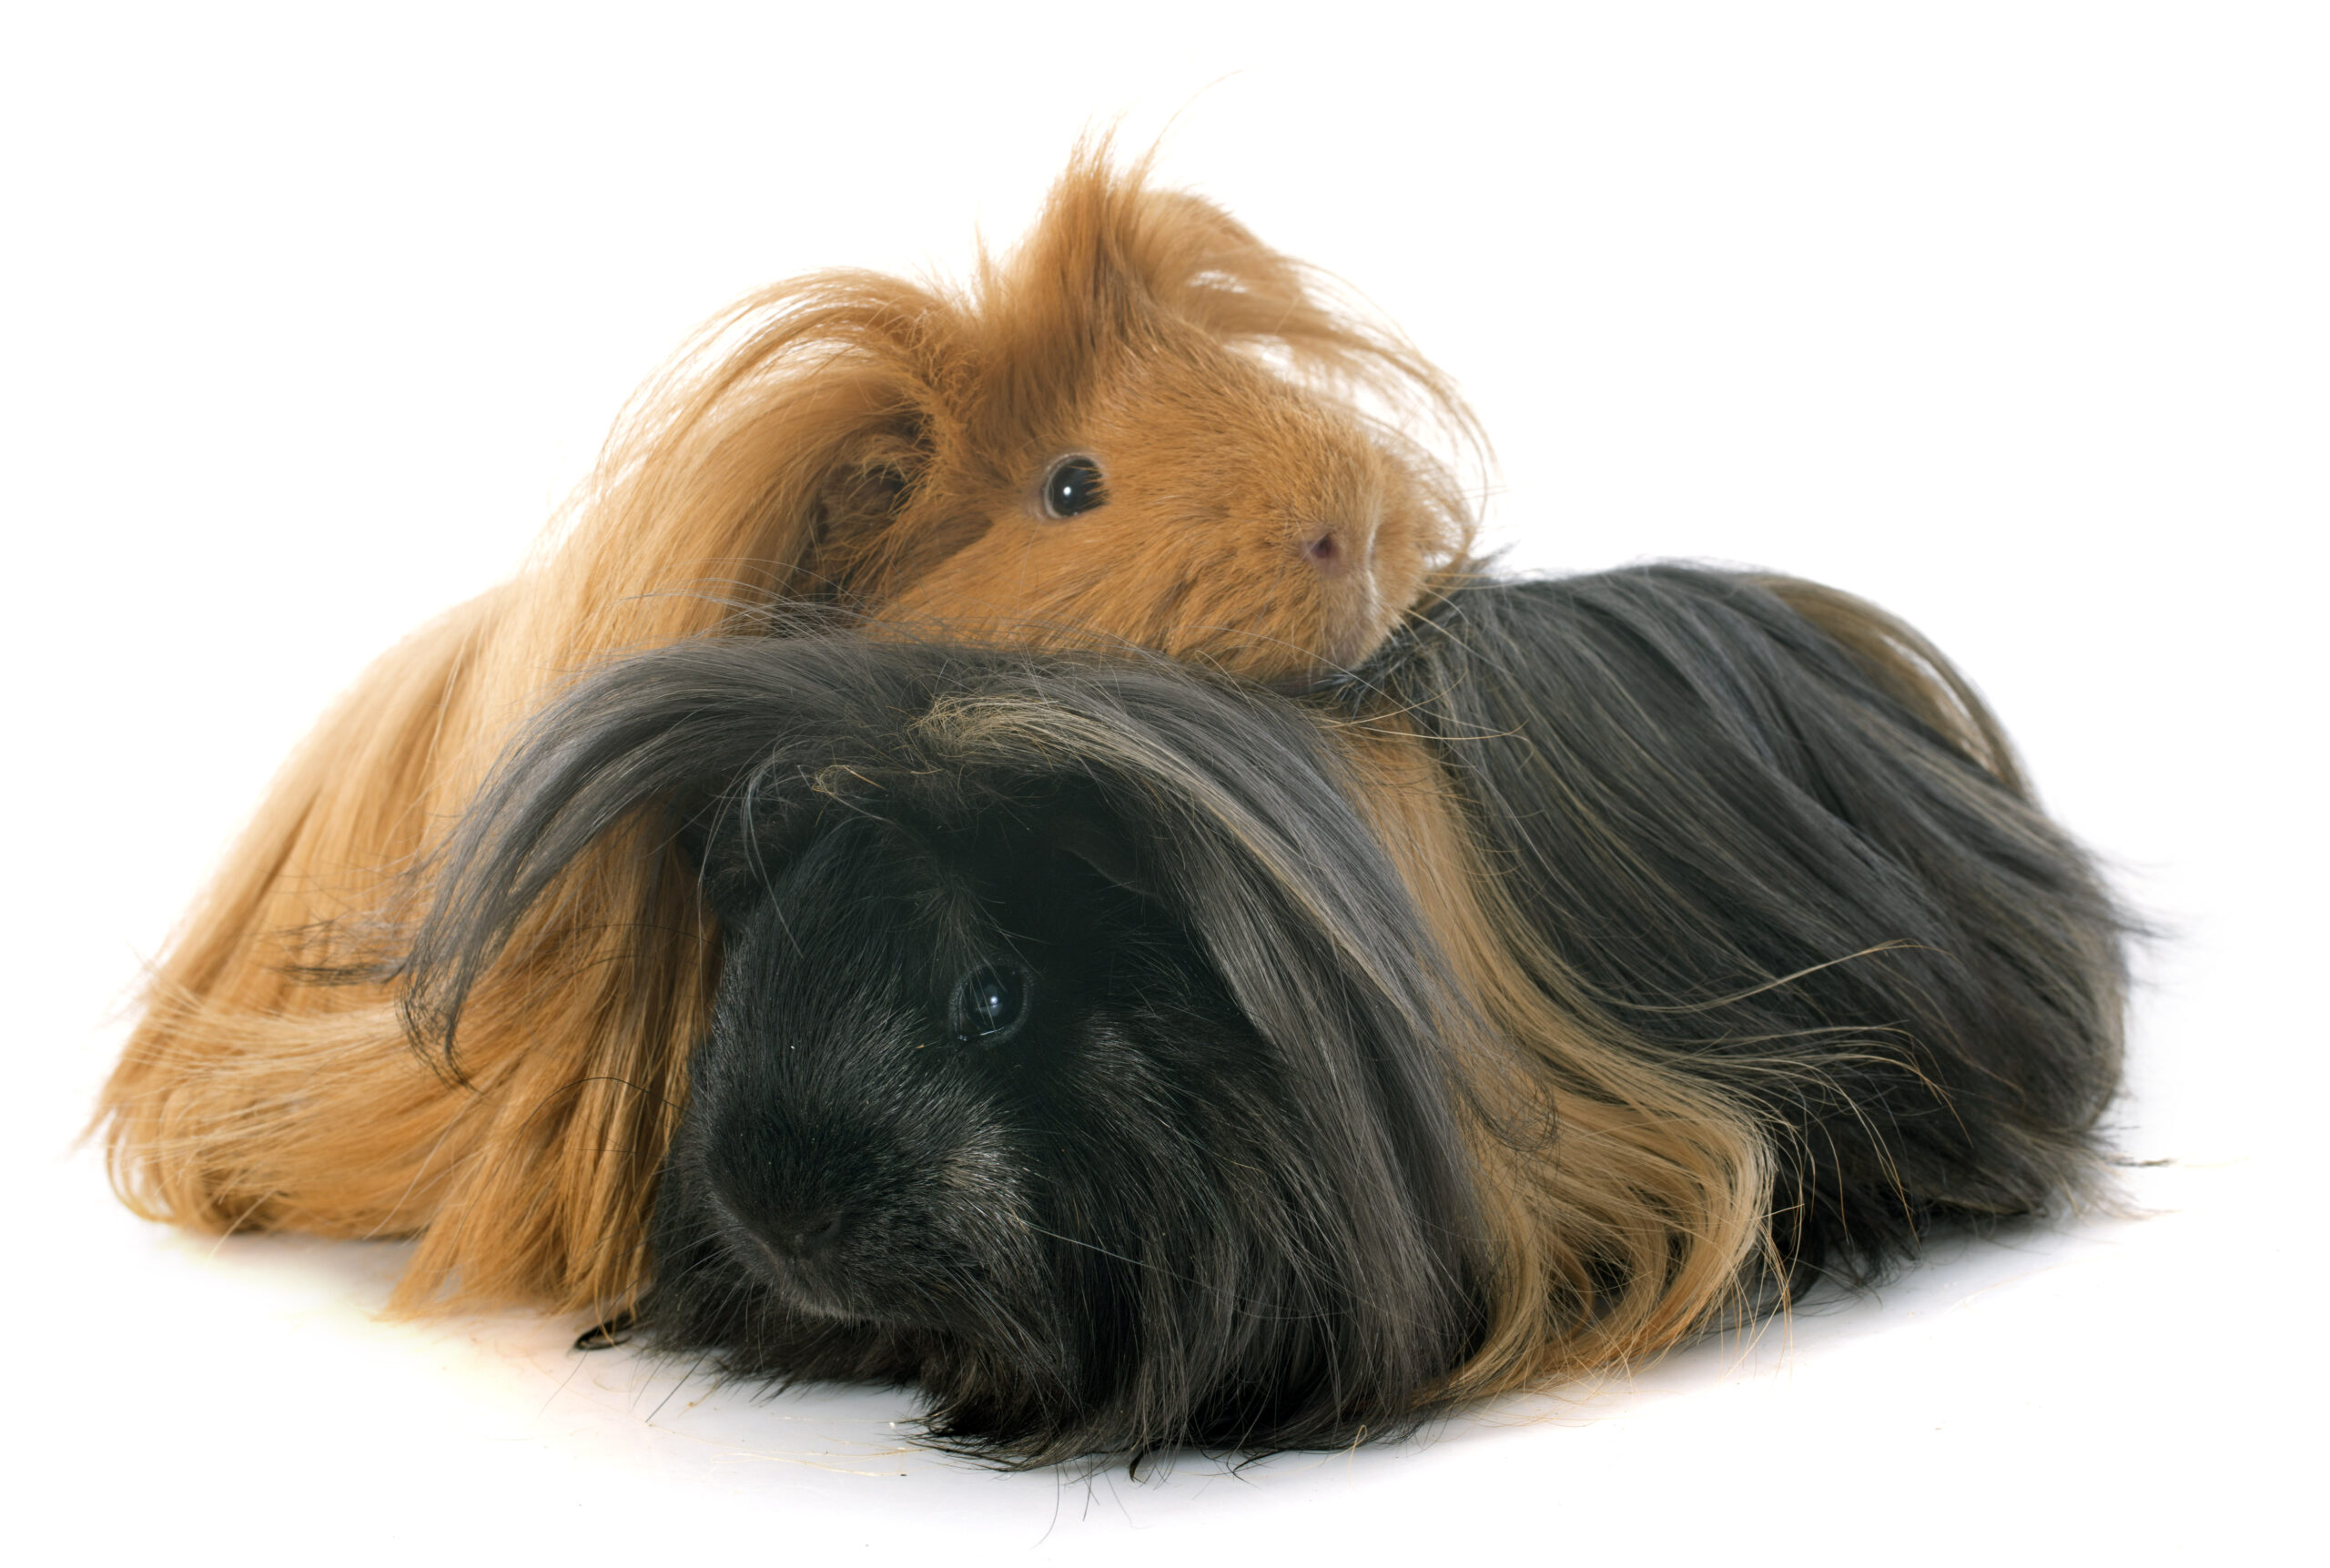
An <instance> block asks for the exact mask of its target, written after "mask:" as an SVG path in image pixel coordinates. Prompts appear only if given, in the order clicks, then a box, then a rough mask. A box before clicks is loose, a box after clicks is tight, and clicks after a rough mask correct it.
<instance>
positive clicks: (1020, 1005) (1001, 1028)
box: [947, 965, 1028, 1045]
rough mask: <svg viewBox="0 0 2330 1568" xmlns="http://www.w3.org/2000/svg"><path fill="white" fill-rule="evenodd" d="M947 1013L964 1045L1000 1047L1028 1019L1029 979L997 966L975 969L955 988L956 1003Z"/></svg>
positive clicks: (957, 1037) (951, 1026)
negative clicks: (975, 1043)
mask: <svg viewBox="0 0 2330 1568" xmlns="http://www.w3.org/2000/svg"><path fill="white" fill-rule="evenodd" d="M947 1011H948V1012H949V1014H950V1015H952V1016H951V1017H949V1018H948V1020H947V1023H948V1027H950V1028H952V1029H953V1031H954V1034H955V1038H956V1040H957V1042H959V1043H960V1044H963V1045H969V1044H971V1043H972V1042H973V1041H978V1042H981V1043H983V1044H987V1045H997V1044H999V1043H1000V1042H1001V1041H1003V1040H1004V1039H1005V1038H1006V1037H1008V1036H1009V1035H1010V1034H1011V1032H1012V1031H1013V1030H1015V1029H1017V1028H1018V1027H1019V1020H1020V1019H1021V1018H1023V1017H1026V1016H1027V1012H1028V976H1026V975H1025V974H1022V973H1021V972H1020V971H1019V970H1018V969H1013V968H1008V967H1005V966H996V965H990V966H988V967H986V968H984V969H977V970H974V971H972V972H971V974H970V975H969V976H967V978H966V979H965V980H964V981H963V983H962V984H961V985H959V986H956V987H955V1000H954V1003H953V1005H952V1006H951V1007H948V1009H947Z"/></svg>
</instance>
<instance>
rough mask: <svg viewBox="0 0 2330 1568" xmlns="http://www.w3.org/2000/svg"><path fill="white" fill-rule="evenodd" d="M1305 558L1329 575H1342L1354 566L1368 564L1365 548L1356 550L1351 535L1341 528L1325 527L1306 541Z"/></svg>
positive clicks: (1304, 545)
mask: <svg viewBox="0 0 2330 1568" xmlns="http://www.w3.org/2000/svg"><path fill="white" fill-rule="evenodd" d="M1302 554H1303V557H1304V559H1305V560H1307V561H1310V562H1311V564H1312V565H1313V566H1315V567H1317V568H1318V569H1319V570H1320V571H1321V572H1322V573H1324V574H1325V575H1327V576H1329V577H1341V576H1342V574H1343V573H1344V572H1349V571H1350V570H1352V568H1353V567H1354V566H1363V565H1365V564H1366V551H1365V550H1364V548H1361V549H1358V550H1354V549H1353V548H1352V543H1351V539H1350V536H1349V535H1348V534H1347V533H1346V531H1344V530H1342V529H1340V528H1332V527H1330V528H1324V529H1322V530H1320V531H1319V532H1318V533H1316V534H1314V535H1313V536H1312V538H1310V539H1309V540H1307V541H1304V543H1303V546H1302Z"/></svg>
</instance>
